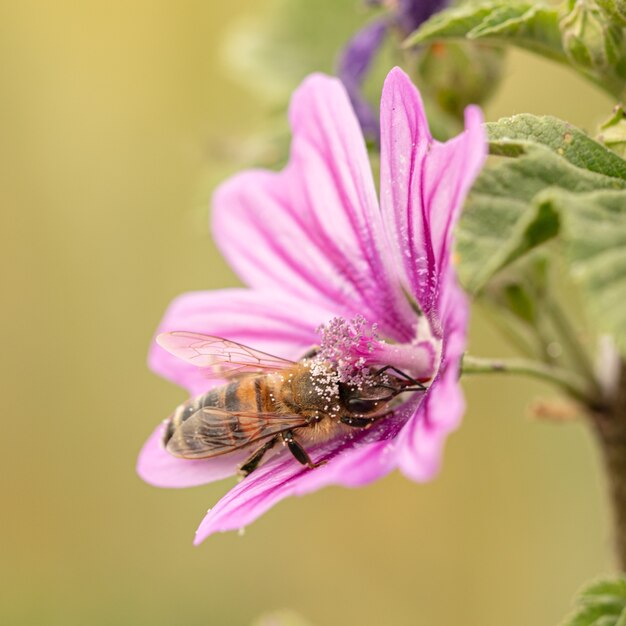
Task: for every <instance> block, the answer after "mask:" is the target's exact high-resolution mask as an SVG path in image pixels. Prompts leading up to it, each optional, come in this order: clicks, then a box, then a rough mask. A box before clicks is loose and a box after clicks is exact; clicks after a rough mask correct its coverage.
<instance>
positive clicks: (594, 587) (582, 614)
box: [561, 578, 626, 626]
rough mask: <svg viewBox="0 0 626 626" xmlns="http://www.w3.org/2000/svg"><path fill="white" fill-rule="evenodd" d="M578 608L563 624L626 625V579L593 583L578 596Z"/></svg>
mask: <svg viewBox="0 0 626 626" xmlns="http://www.w3.org/2000/svg"><path fill="white" fill-rule="evenodd" d="M576 603H577V605H578V606H577V608H576V609H575V610H574V611H573V613H572V614H571V615H570V616H569V617H567V618H566V619H565V621H564V622H563V623H562V625H561V626H626V617H625V616H626V580H624V579H623V578H616V579H603V580H599V581H596V582H594V583H591V584H590V585H588V586H587V587H586V588H584V589H583V590H582V591H581V592H580V594H579V595H578V597H577V598H576Z"/></svg>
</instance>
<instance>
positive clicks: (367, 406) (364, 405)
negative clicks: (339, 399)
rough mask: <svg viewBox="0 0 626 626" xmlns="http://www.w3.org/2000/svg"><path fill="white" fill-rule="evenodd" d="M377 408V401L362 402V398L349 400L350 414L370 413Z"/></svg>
mask: <svg viewBox="0 0 626 626" xmlns="http://www.w3.org/2000/svg"><path fill="white" fill-rule="evenodd" d="M377 406H378V400H363V399H362V398H350V400H348V409H350V412H351V413H370V412H371V411H373V410H374V409H376V407H377Z"/></svg>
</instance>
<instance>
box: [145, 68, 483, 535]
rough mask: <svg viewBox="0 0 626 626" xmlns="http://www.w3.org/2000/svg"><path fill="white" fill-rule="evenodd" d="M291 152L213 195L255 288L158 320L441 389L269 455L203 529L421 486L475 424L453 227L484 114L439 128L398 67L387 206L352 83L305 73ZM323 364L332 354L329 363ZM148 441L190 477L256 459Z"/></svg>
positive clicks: (216, 217)
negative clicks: (298, 453) (392, 482)
mask: <svg viewBox="0 0 626 626" xmlns="http://www.w3.org/2000/svg"><path fill="white" fill-rule="evenodd" d="M289 115H290V121H291V127H292V131H293V140H292V144H291V152H290V159H289V162H288V164H287V165H286V167H285V168H284V169H283V170H282V171H281V172H272V171H265V170H251V171H246V172H243V173H241V174H239V175H236V176H234V177H233V178H231V179H230V180H227V181H226V182H225V183H223V184H222V185H221V186H220V187H219V188H218V189H217V191H216V192H215V195H214V198H213V213H212V228H213V234H214V237H215V241H216V242H217V244H218V245H219V247H220V248H221V250H222V252H223V254H224V256H225V257H226V258H227V259H228V261H229V262H230V263H231V264H232V266H233V268H234V269H235V270H236V272H237V273H238V274H239V276H240V277H241V279H242V280H243V281H244V283H246V284H247V285H248V288H241V289H226V290H220V291H209V292H203V291H199V292H193V293H187V294H184V295H182V296H180V297H178V298H177V299H176V300H174V302H173V303H172V304H171V305H170V307H169V309H168V311H167V312H166V314H165V317H164V319H163V321H162V323H161V325H160V328H159V329H158V333H162V332H167V331H192V332H199V333H204V334H209V335H214V336H220V337H224V338H227V339H231V340H234V341H236V342H239V343H242V344H245V345H249V346H251V347H254V348H257V349H259V350H262V351H264V352H268V353H270V354H274V355H276V356H280V357H283V358H287V359H293V360H298V359H299V358H301V357H302V355H303V354H305V353H306V352H307V351H308V350H310V349H311V347H312V346H320V347H321V352H320V355H321V356H320V358H323V359H327V360H328V361H329V362H330V363H332V364H333V367H335V368H336V371H337V372H338V376H342V377H344V378H343V380H347V381H348V382H350V377H356V378H358V376H360V375H361V374H363V373H365V374H367V371H369V368H378V367H383V366H387V365H390V366H394V367H397V368H398V369H399V370H402V371H403V372H406V373H409V374H410V376H411V377H415V378H416V379H418V380H420V381H422V382H424V384H425V387H426V391H418V392H414V393H412V394H402V396H401V399H402V402H401V403H399V404H398V405H397V406H394V407H393V410H392V412H391V413H390V414H388V415H387V416H385V417H384V418H381V419H378V420H376V421H375V422H374V423H373V424H372V425H371V427H369V428H353V429H350V433H349V434H347V435H343V434H342V435H341V436H337V437H334V438H331V439H330V440H328V441H324V442H323V443H318V444H315V445H313V446H310V447H309V448H308V449H307V452H308V453H309V455H310V457H311V459H312V460H313V461H314V462H315V463H316V464H317V463H320V462H324V463H323V464H321V465H319V466H318V467H315V468H313V469H311V468H309V467H307V466H304V465H301V464H299V463H298V462H297V461H296V460H295V459H294V458H293V456H292V455H291V454H289V452H288V451H287V450H282V451H280V452H278V453H277V454H275V455H274V456H272V457H271V458H268V459H267V460H266V461H265V462H264V463H263V464H262V465H261V466H260V467H258V468H257V469H256V470H255V471H253V472H252V473H250V474H249V475H248V476H247V477H246V478H244V479H243V480H241V481H240V482H239V483H238V484H236V485H235V486H234V487H233V488H232V489H231V490H230V491H229V492H228V493H227V494H226V495H225V496H224V497H223V498H222V499H221V500H220V501H219V502H218V503H217V504H216V505H215V506H214V507H213V508H212V509H210V510H209V512H208V513H207V515H206V516H205V518H204V520H203V521H202V523H201V524H200V527H199V528H198V531H197V533H196V539H195V543H200V542H201V541H203V540H204V539H205V538H206V537H208V536H209V535H210V534H212V533H214V532H216V531H226V530H233V529H241V528H243V527H245V526H246V525H248V524H250V523H251V522H252V521H253V520H255V519H256V518H257V517H259V516H260V515H261V514H262V513H264V512H265V511H267V510H268V509H269V508H270V507H272V506H273V505H274V504H276V503H277V502H278V501H280V500H282V499H283V498H285V497H287V496H291V495H304V494H306V493H309V492H312V491H315V490H317V489H320V488H321V487H324V486H326V485H330V484H336V485H343V486H346V487H360V486H363V485H366V484H368V483H369V482H371V481H374V480H376V479H378V478H381V477H382V476H385V475H386V474H388V473H389V472H391V471H392V470H394V469H398V470H399V471H400V472H402V473H403V474H404V475H405V476H407V477H408V478H410V479H412V480H415V481H427V480H429V479H431V478H432V477H433V476H434V475H435V473H436V472H437V470H438V468H439V465H440V460H441V454H442V447H443V444H444V440H445V438H446V436H447V435H448V433H449V432H450V431H451V430H453V429H454V428H455V427H456V426H457V425H458V424H459V421H460V419H461V416H462V413H463V411H464V400H463V395H462V391H461V388H460V386H459V382H458V379H459V369H460V361H461V358H462V355H463V351H464V348H465V338H466V330H467V322H468V303H467V300H466V297H465V295H464V293H463V291H462V290H461V288H460V287H459V285H458V283H457V279H456V275H455V270H454V264H453V261H452V259H453V249H452V246H453V230H454V226H455V224H456V222H457V219H458V217H459V213H460V211H461V207H462V205H463V202H464V199H465V196H466V194H467V192H468V190H469V188H470V187H471V185H472V182H473V181H474V179H475V177H476V176H477V174H478V172H479V170H480V168H481V166H482V165H483V162H484V160H485V157H486V138H485V133H484V130H483V127H482V125H481V122H482V117H481V112H480V110H479V109H478V108H476V107H469V108H468V109H467V110H466V114H465V124H466V128H465V131H464V132H462V133H461V134H460V135H458V136H457V137H455V138H453V139H451V140H450V141H448V142H446V143H439V142H437V141H434V140H433V138H432V137H431V135H430V133H429V130H428V124H427V121H426V117H425V114H424V107H423V105H422V101H421V99H420V95H419V93H418V91H417V89H416V88H415V87H414V86H413V84H412V83H411V81H410V79H409V78H408V77H407V75H406V74H405V73H404V72H403V71H402V70H400V69H398V68H395V69H393V70H392V71H391V72H390V73H389V75H388V76H387V79H386V81H385V84H384V88H383V93H382V98H381V116H380V128H381V155H380V201H379V200H378V198H377V193H376V187H375V184H374V179H373V176H372V172H371V169H370V165H369V162H368V154H367V150H366V147H365V142H364V139H363V135H362V133H361V129H360V126H359V123H358V121H357V118H356V116H355V113H354V111H353V109H352V107H351V104H350V100H349V98H348V95H347V93H346V90H345V88H344V86H343V85H342V83H341V82H340V81H339V80H338V79H336V78H331V77H328V76H325V75H321V74H314V75H311V76H309V77H308V78H306V79H305V80H304V82H303V83H302V84H301V85H300V87H299V88H298V89H297V90H296V91H295V93H294V94H293V97H292V100H291V105H290V111H289ZM316 358H318V357H316ZM149 361H150V366H151V367H152V369H153V370H154V371H155V372H157V373H158V374H160V375H162V376H164V377H166V378H168V379H169V380H171V381H172V382H174V383H177V384H179V385H182V386H183V387H185V388H186V389H187V390H188V391H189V393H190V394H191V395H192V396H194V395H197V394H201V393H204V392H206V391H207V390H209V389H210V388H211V386H215V385H217V384H219V382H215V381H211V379H209V378H207V376H206V375H205V372H203V370H202V368H197V367H194V366H193V365H190V364H189V363H187V362H185V361H184V360H180V359H178V358H176V357H175V356H173V355H171V354H170V353H169V352H166V351H165V350H163V349H162V348H161V347H160V346H159V345H157V344H156V343H154V345H153V346H152V349H151V352H150V357H149ZM163 429H164V424H161V425H160V426H159V427H158V428H157V429H156V431H155V432H154V433H153V434H152V436H151V437H150V438H149V439H148V441H147V442H146V444H145V445H144V447H143V450H142V451H141V454H140V456H139V461H138V472H139V475H140V476H141V477H142V478H143V479H144V480H146V481H147V482H149V483H151V484H153V485H157V486H160V487H188V486H192V485H199V484H203V483H208V482H211V481H215V480H219V479H222V478H225V477H227V476H231V475H234V474H235V473H236V472H237V468H238V464H240V463H241V462H242V460H243V457H242V456H241V455H238V454H234V453H233V454H226V455H223V456H219V457H216V458H213V459H208V460H207V459H204V460H202V459H200V460H189V459H179V458H175V457H174V456H171V455H170V454H169V453H168V452H167V451H166V450H165V449H164V446H163V444H162V436H163Z"/></svg>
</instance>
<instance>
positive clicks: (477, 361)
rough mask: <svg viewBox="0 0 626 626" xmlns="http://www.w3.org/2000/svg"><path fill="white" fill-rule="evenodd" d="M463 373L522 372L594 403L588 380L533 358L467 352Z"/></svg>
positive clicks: (589, 402) (577, 398)
mask: <svg viewBox="0 0 626 626" xmlns="http://www.w3.org/2000/svg"><path fill="white" fill-rule="evenodd" d="M461 371H462V373H463V374H522V375H525V376H532V377H534V378H539V379H541V380H544V381H547V382H551V383H553V384H555V385H557V386H558V387H560V388H561V389H563V390H564V391H566V392H567V393H568V394H569V395H570V396H572V397H573V398H575V399H576V400H579V401H581V402H583V403H584V404H585V405H590V404H593V390H592V389H590V388H589V385H588V384H587V381H586V380H585V379H584V378H582V377H581V376H578V374H575V373H573V372H570V371H568V370H565V369H563V368H560V367H554V366H551V365H546V364H545V363H541V362H539V361H533V360H532V359H486V358H481V357H474V356H470V355H468V354H466V355H465V356H464V357H463V364H462V366H461Z"/></svg>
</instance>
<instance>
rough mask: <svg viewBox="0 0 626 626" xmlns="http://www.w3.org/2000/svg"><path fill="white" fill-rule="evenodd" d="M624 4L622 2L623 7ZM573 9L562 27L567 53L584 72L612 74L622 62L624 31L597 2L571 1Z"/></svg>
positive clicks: (562, 23) (563, 21) (586, 0)
mask: <svg viewBox="0 0 626 626" xmlns="http://www.w3.org/2000/svg"><path fill="white" fill-rule="evenodd" d="M623 3H624V2H623V0H622V2H620V4H623ZM606 4H609V0H606ZM612 4H617V3H615V2H613V3H612ZM570 7H571V10H570V12H569V13H568V14H566V15H565V16H564V17H563V18H562V19H561V24H560V27H561V35H562V40H563V49H564V50H565V53H566V54H567V56H568V57H569V59H570V60H571V61H572V63H573V64H574V65H576V66H578V67H580V68H582V69H585V70H591V71H594V72H597V73H599V74H606V73H610V72H611V69H612V68H613V67H614V66H615V65H616V64H617V63H619V62H621V61H622V60H623V55H624V49H625V48H624V32H623V28H622V27H621V26H620V25H618V24H617V23H615V22H614V21H613V20H611V19H610V18H609V16H608V15H607V13H606V12H605V11H603V10H602V9H601V8H600V7H599V6H598V4H597V3H596V1H595V0H576V1H575V2H574V1H573V0H571V1H570Z"/></svg>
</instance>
